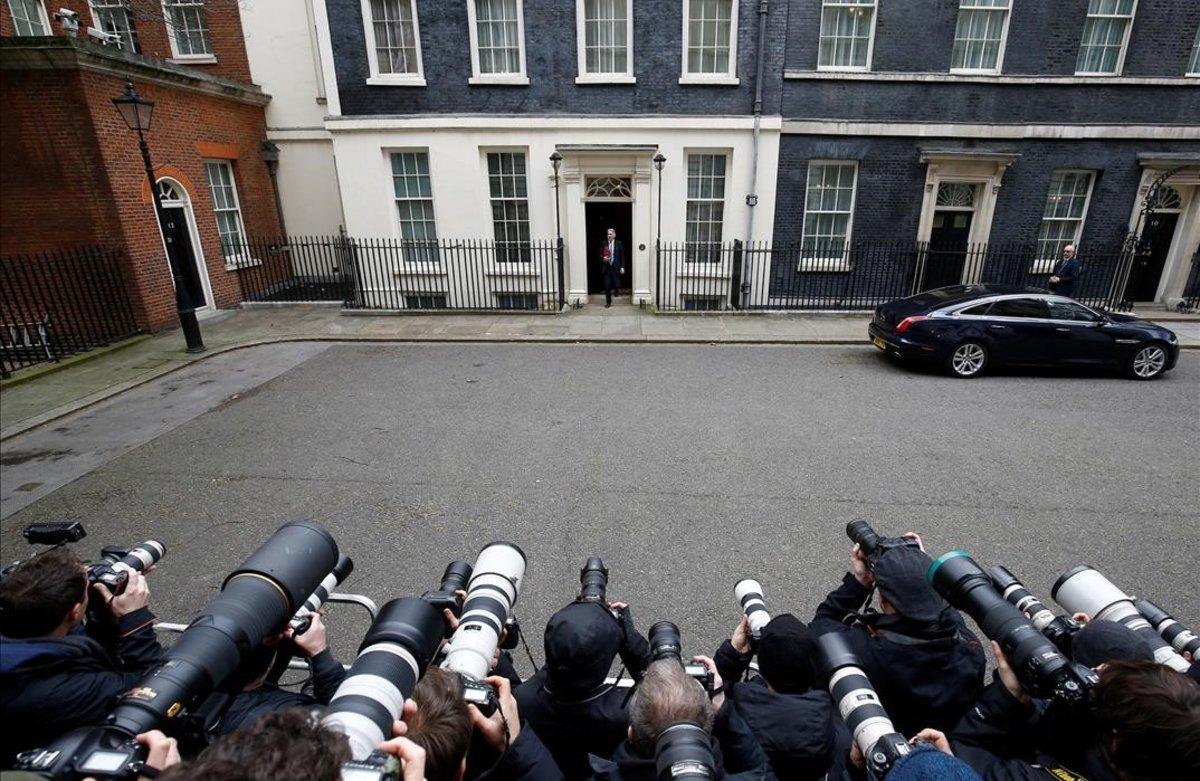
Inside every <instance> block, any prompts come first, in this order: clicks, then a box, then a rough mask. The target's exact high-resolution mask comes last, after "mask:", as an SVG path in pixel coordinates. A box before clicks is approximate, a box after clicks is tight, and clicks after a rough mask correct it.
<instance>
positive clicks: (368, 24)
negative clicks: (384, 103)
mask: <svg viewBox="0 0 1200 781" xmlns="http://www.w3.org/2000/svg"><path fill="white" fill-rule="evenodd" d="M399 1H400V2H402V3H404V2H407V3H408V5H409V8H410V10H411V11H412V20H413V39H414V40H415V42H416V50H417V72H416V73H382V72H380V70H379V53H378V51H376V48H375V18H374V17H373V16H372V15H371V0H362V21H363V34H364V36H365V38H366V41H367V64H368V65H369V66H370V68H371V75H370V76H368V77H367V84H371V85H374V86H383V87H424V86H425V57H424V55H423V54H422V53H421V22H420V20H419V19H417V0H399ZM472 5H474V3H472Z"/></svg>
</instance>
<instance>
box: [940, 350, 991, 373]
mask: <svg viewBox="0 0 1200 781" xmlns="http://www.w3.org/2000/svg"><path fill="white" fill-rule="evenodd" d="M987 364H988V352H987V348H986V347H984V346H983V345H982V344H980V343H979V342H963V343H962V344H960V345H959V346H957V347H955V348H954V352H952V353H950V357H949V358H947V359H946V369H947V371H949V372H950V374H952V375H953V376H955V377H962V378H963V379H969V378H971V377H978V376H979V375H980V374H983V370H984V369H985V368H987Z"/></svg>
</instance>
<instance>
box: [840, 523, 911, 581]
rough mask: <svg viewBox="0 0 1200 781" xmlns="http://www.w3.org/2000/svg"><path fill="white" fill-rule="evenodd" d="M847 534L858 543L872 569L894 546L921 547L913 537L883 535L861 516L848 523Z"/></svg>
mask: <svg viewBox="0 0 1200 781" xmlns="http://www.w3.org/2000/svg"><path fill="white" fill-rule="evenodd" d="M846 536H847V537H849V538H850V539H851V540H852V541H854V542H856V543H858V548H859V550H860V551H862V554H863V556H864V557H865V558H866V560H867V565H868V566H869V567H871V569H874V568H875V562H877V561H879V557H880V556H882V555H883V554H885V553H887V552H888V551H889V550H891V549H892V548H905V547H908V548H919V547H921V546H920V543H918V542H917V541H916V540H914V539H912V538H911V537H881V536H879V535H878V534H876V533H875V530H874V529H872V528H871V524H869V523H867V522H866V521H864V520H862V519H861V518H860V519H858V520H854V521H850V523H848V524H846Z"/></svg>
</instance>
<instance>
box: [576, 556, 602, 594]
mask: <svg viewBox="0 0 1200 781" xmlns="http://www.w3.org/2000/svg"><path fill="white" fill-rule="evenodd" d="M579 583H580V585H581V586H582V588H580V590H579V598H580V599H581V600H584V601H585V602H604V597H605V593H606V592H607V591H608V568H607V567H605V566H604V560H603V559H601V558H600V557H599V556H589V557H588V560H587V563H586V564H584V565H583V569H581V570H580V571H579Z"/></svg>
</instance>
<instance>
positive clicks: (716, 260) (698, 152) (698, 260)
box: [683, 147, 733, 268]
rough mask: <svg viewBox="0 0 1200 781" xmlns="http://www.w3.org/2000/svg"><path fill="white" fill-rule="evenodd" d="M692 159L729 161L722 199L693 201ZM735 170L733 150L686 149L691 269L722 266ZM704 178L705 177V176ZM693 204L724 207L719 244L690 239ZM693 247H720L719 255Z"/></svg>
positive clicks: (685, 208)
mask: <svg viewBox="0 0 1200 781" xmlns="http://www.w3.org/2000/svg"><path fill="white" fill-rule="evenodd" d="M692 157H720V158H723V159H724V160H725V170H724V171H722V172H721V197H720V198H693V197H691V196H690V195H689V194H688V188H690V187H691V174H690V173H689V171H690V169H691V158H692ZM732 170H733V150H732V149H729V148H727V147H726V148H720V147H718V148H712V147H686V148H685V149H684V150H683V176H684V180H683V182H684V190H683V239H684V241H683V245H684V263H685V264H686V265H687V267H688V268H712V267H715V266H718V265H720V263H721V261H722V258H723V257H724V252H723V248H724V247H725V241H726V237H725V226H726V225H727V224H728V223H729V219H728V218H729V191H730V189H731V188H730V184H731V180H732V178H733V177H732ZM701 176H703V174H701ZM692 203H708V204H713V203H719V204H721V222H720V225H721V237H720V239H718V240H717V241H715V242H692V241H690V240H689V239H688V224H689V222H690V220H689V219H688V206H689V205H691V204H692ZM704 222H706V223H709V224H712V220H704ZM693 244H708V245H709V246H712V245H715V246H716V247H717V250H716V256H715V257H712V258H710V257H708V256H707V255H705V254H704V253H707V252H708V250H706V249H705V250H701V249H699V247H693V246H692V245H693Z"/></svg>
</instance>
